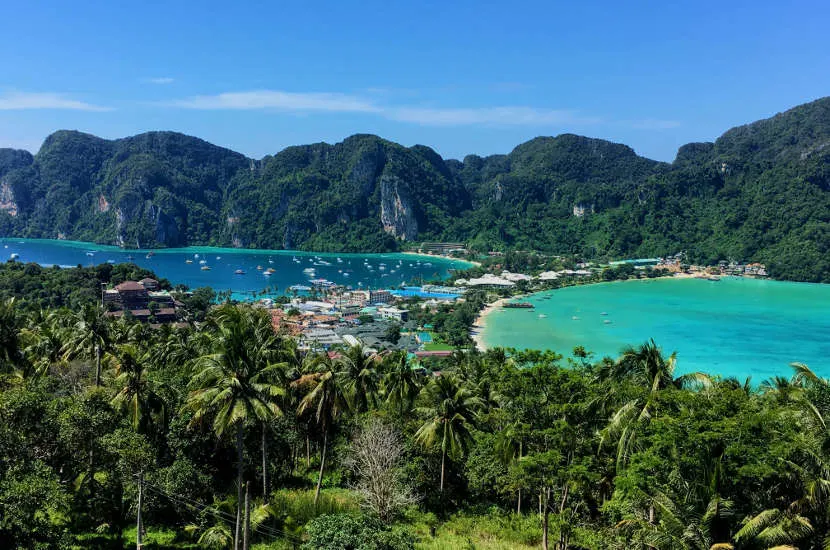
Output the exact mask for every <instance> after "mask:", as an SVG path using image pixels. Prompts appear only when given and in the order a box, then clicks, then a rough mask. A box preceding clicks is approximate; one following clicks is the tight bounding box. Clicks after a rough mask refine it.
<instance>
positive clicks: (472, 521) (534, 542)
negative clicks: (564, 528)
mask: <svg viewBox="0 0 830 550" xmlns="http://www.w3.org/2000/svg"><path fill="white" fill-rule="evenodd" d="M406 525H407V528H409V529H411V530H412V532H413V533H414V534H415V535H416V536H417V537H418V539H419V541H418V543H417V544H416V545H415V547H416V548H418V550H456V549H468V548H469V549H473V548H474V549H476V550H502V549H516V550H526V549H527V550H529V549H531V548H534V549H535V548H538V547H539V544H540V543H541V540H542V530H541V528H540V526H539V519H538V518H537V517H536V516H535V515H526V516H521V517H516V516H514V515H506V514H504V513H503V512H501V511H499V512H498V513H496V512H492V513H490V514H486V515H478V516H473V515H468V514H466V513H458V514H455V515H453V516H452V517H451V518H450V519H449V520H448V521H446V522H444V523H440V524H439V523H438V522H436V520H435V518H434V516H432V515H431V514H423V513H419V512H415V513H412V514H410V515H409V516H408V517H407V522H406ZM431 525H436V531H435V536H434V537H433V536H432V535H431V534H430V526H431Z"/></svg>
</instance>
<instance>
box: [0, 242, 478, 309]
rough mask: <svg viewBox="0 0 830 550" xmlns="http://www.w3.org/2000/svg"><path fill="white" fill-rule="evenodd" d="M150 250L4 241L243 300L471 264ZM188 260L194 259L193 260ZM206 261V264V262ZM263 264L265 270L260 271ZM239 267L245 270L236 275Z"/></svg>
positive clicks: (43, 255)
mask: <svg viewBox="0 0 830 550" xmlns="http://www.w3.org/2000/svg"><path fill="white" fill-rule="evenodd" d="M148 252H149V251H148V250H122V249H120V248H118V247H115V246H101V245H95V244H90V243H80V242H74V241H53V240H41V239H28V240H27V239H8V238H4V239H0V260H2V261H5V260H6V259H8V258H9V257H10V256H11V255H13V254H17V255H18V260H19V261H21V262H35V263H38V264H41V265H61V266H71V267H74V266H77V265H79V264H80V265H84V266H89V265H97V264H102V263H105V262H111V263H112V262H114V263H121V262H127V261H132V262H134V263H136V264H138V265H140V266H141V267H146V268H147V269H152V270H153V271H154V272H155V273H156V274H157V275H158V276H160V277H165V278H167V279H169V280H170V282H172V283H173V284H179V283H182V284H186V285H187V286H189V287H191V288H197V287H201V286H210V287H212V288H213V289H215V290H219V291H222V290H231V291H232V292H233V293H234V295H235V296H237V297H240V298H242V297H245V296H248V297H250V296H251V295H252V294H253V293H258V292H261V291H263V290H265V289H266V288H270V289H271V290H272V291H273V289H274V288H275V287H276V288H277V289H278V292H279V293H282V292H283V291H285V290H286V289H287V288H288V287H289V286H291V285H297V284H300V285H308V281H309V280H310V279H313V278H323V279H328V280H330V281H333V282H335V283H337V284H342V285H347V286H351V287H353V288H391V287H397V286H400V285H401V284H402V283H410V282H415V281H418V280H420V279H426V280H431V279H436V278H442V279H443V278H446V277H447V276H448V275H449V270H450V269H463V268H466V267H468V266H469V265H470V264H468V263H466V262H462V261H456V260H447V259H443V258H431V257H424V256H414V255H410V254H323V253H314V252H296V251H286V250H240V249H235V248H212V247H188V248H169V249H160V250H154V251H153V255H152V256H151V257H149V258H148V257H147V254H148ZM197 255H198V256H197ZM130 256H132V260H130V259H129V257H130ZM185 260H191V261H192V263H190V264H188V263H186V262H185ZM201 261H204V262H205V264H200V262H201ZM326 264H329V265H326ZM382 264H383V265H382ZM202 265H207V266H208V267H210V271H203V270H202V269H201V268H202ZM257 266H260V267H262V270H257ZM269 268H271V269H274V270H275V271H274V273H273V274H271V275H270V276H266V275H265V274H264V271H265V270H267V269H269ZM237 269H241V270H243V271H244V272H245V274H244V275H237V274H235V273H234V272H235V271H236V270H237ZM306 269H314V274H313V275H312V274H310V273H308V272H304V271H303V270H306Z"/></svg>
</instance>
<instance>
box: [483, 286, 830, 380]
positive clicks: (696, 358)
mask: <svg viewBox="0 0 830 550" xmlns="http://www.w3.org/2000/svg"><path fill="white" fill-rule="evenodd" d="M522 301H527V302H530V303H532V304H533V305H534V306H535V308H534V309H499V310H496V311H493V312H492V313H491V314H489V315H488V316H487V319H486V326H485V327H484V329H483V332H482V335H481V339H482V341H483V342H484V343H485V344H486V345H487V346H510V347H516V348H527V349H552V350H554V351H556V352H558V353H562V354H563V355H566V356H569V355H571V353H572V350H573V348H574V346H578V345H581V346H584V347H585V348H586V349H587V350H588V351H592V352H594V353H595V354H596V358H597V359H598V358H601V357H603V356H610V357H613V358H616V357H618V356H619V353H620V350H621V349H622V348H623V347H624V346H626V345H628V344H633V345H638V344H641V343H643V342H645V341H647V340H648V339H650V338H653V339H654V340H655V342H656V343H657V344H658V345H659V346H661V347H662V348H663V351H664V352H665V353H666V354H668V353H671V352H672V351H677V357H678V358H677V372H678V373H685V372H692V371H704V372H707V373H710V374H720V375H722V376H725V377H728V376H735V377H738V378H739V379H741V380H743V379H744V378H746V377H747V376H751V377H752V379H753V383H755V384H757V383H760V382H761V381H762V380H764V379H767V378H769V377H771V376H775V375H781V376H787V377H789V376H790V375H791V374H792V369H791V368H790V367H789V364H790V363H791V362H796V361H797V362H802V363H806V364H808V365H809V366H810V367H811V368H813V370H815V371H816V372H818V373H820V374H821V375H823V376H830V361H828V358H830V285H819V284H810V283H791V282H781V281H769V280H756V279H746V278H737V277H729V278H722V279H721V280H720V281H707V280H701V279H677V278H672V279H668V278H666V279H652V280H637V281H622V282H614V283H601V284H595V285H584V286H575V287H568V288H563V289H558V290H554V291H548V292H541V293H537V294H533V295H530V296H528V297H525V298H522ZM540 316H542V317H540Z"/></svg>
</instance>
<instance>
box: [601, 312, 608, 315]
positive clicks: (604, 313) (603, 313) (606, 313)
mask: <svg viewBox="0 0 830 550" xmlns="http://www.w3.org/2000/svg"><path fill="white" fill-rule="evenodd" d="M600 315H608V312H607V311H603V312H602V313H600Z"/></svg>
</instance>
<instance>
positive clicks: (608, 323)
mask: <svg viewBox="0 0 830 550" xmlns="http://www.w3.org/2000/svg"><path fill="white" fill-rule="evenodd" d="M602 322H603V323H605V324H606V325H610V324H611V321H609V320H608V319H605V320H603V321H602Z"/></svg>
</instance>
